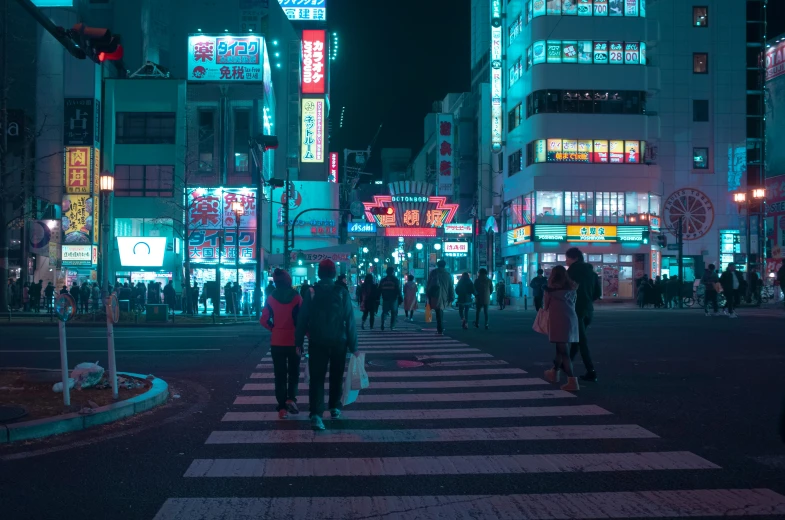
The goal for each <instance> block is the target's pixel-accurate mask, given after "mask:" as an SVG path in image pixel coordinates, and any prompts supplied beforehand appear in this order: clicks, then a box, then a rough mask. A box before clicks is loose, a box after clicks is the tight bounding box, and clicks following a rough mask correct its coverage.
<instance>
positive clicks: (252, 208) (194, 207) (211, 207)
mask: <svg viewBox="0 0 785 520" xmlns="http://www.w3.org/2000/svg"><path fill="white" fill-rule="evenodd" d="M234 202H240V203H241V204H242V207H243V213H242V215H241V216H240V227H241V228H251V229H253V228H256V212H257V210H258V208H257V204H256V190H255V189H253V188H195V189H192V190H189V192H188V225H189V227H190V229H191V230H199V229H221V228H234V227H236V225H237V221H236V216H235V214H234V210H233V207H232V205H233V203H234Z"/></svg>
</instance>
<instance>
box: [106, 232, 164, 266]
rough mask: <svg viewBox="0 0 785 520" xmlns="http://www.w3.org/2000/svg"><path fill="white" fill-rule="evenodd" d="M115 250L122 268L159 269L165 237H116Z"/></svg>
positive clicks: (162, 257)
mask: <svg viewBox="0 0 785 520" xmlns="http://www.w3.org/2000/svg"><path fill="white" fill-rule="evenodd" d="M117 249H118V251H119V252H120V265H122V266H123V267H161V266H162V265H164V252H165V251H166V237H117Z"/></svg>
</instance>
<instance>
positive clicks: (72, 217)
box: [62, 195, 94, 244]
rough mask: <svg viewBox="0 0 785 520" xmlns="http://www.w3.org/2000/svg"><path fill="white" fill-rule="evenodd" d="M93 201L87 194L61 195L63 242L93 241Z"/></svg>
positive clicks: (80, 242)
mask: <svg viewBox="0 0 785 520" xmlns="http://www.w3.org/2000/svg"><path fill="white" fill-rule="evenodd" d="M93 201H94V199H93V198H92V197H90V196H89V195H64V196H63V220H62V223H63V235H64V240H63V242H64V243H65V244H92V243H93Z"/></svg>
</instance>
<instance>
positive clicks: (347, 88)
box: [328, 0, 785, 173]
mask: <svg viewBox="0 0 785 520" xmlns="http://www.w3.org/2000/svg"><path fill="white" fill-rule="evenodd" d="M739 1H742V0H739ZM403 6H406V7H403ZM768 9H769V14H768V22H769V27H768V34H769V36H770V37H774V36H776V35H780V34H782V33H785V0H769V8H768ZM328 19H329V22H328V27H329V29H330V31H336V32H337V33H338V35H339V42H338V49H339V53H338V59H337V61H335V62H333V67H334V68H333V76H332V80H331V90H332V96H331V102H332V107H331V119H332V122H333V133H332V142H331V146H330V148H331V149H332V150H343V149H344V148H351V149H364V148H365V147H366V146H368V145H369V144H370V143H371V140H372V139H373V136H374V135H375V134H376V131H377V129H378V127H379V124H383V128H382V131H381V133H380V134H379V138H378V140H377V141H376V143H375V145H374V147H373V154H374V157H373V159H372V160H371V164H370V165H369V166H368V167H367V168H366V170H367V171H370V172H374V173H379V172H380V169H381V165H380V162H379V156H380V154H381V149H382V148H395V147H401V148H411V149H412V153H413V154H414V153H416V152H417V151H418V150H419V148H420V146H422V144H423V137H424V136H423V118H424V117H425V114H427V113H428V112H430V111H431V104H432V103H433V102H434V101H437V100H441V99H443V98H444V96H445V95H446V94H448V93H450V92H466V91H468V90H469V89H470V88H471V84H470V82H471V78H470V74H471V70H470V67H471V63H470V61H471V59H470V55H471V54H470V53H471V49H470V44H471V9H470V0H419V1H417V2H411V3H395V2H393V3H390V2H383V1H377V0H373V1H370V0H333V1H331V2H329V3H328ZM343 106H345V107H346V112H345V118H344V126H343V129H339V128H338V127H339V125H340V118H341V107H343Z"/></svg>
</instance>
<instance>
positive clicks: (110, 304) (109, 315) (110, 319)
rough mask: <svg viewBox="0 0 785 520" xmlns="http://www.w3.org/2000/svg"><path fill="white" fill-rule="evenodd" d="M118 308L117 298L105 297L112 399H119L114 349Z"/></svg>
mask: <svg viewBox="0 0 785 520" xmlns="http://www.w3.org/2000/svg"><path fill="white" fill-rule="evenodd" d="M119 311H120V306H119V304H118V302H117V296H115V295H114V294H110V295H109V296H107V297H106V343H107V349H108V361H109V380H110V382H111V383H112V399H114V400H115V401H116V400H117V399H119V395H118V390H117V361H116V357H115V349H114V324H115V323H117V319H118V318H119Z"/></svg>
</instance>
